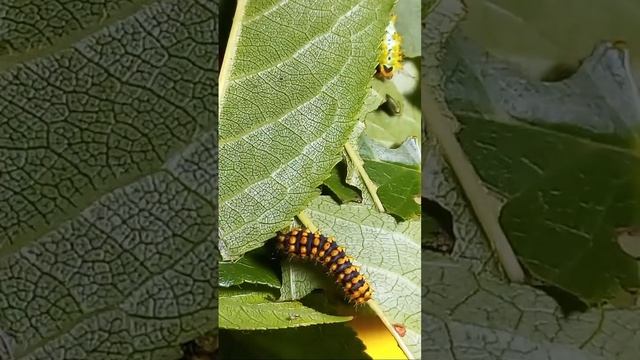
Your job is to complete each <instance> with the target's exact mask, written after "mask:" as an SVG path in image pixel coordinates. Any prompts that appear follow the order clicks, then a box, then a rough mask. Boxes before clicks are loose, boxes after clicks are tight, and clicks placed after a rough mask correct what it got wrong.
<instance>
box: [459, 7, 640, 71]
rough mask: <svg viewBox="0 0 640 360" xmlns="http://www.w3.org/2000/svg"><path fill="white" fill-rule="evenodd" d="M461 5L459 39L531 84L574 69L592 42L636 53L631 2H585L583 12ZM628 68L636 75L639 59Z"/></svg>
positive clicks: (637, 10)
mask: <svg viewBox="0 0 640 360" xmlns="http://www.w3.org/2000/svg"><path fill="white" fill-rule="evenodd" d="M467 3H468V6H469V15H468V16H467V17H466V19H465V21H464V22H463V23H462V24H461V28H462V29H463V31H464V32H465V34H467V35H468V36H469V37H470V38H471V39H473V40H474V42H477V43H478V44H481V45H482V47H483V48H485V49H487V50H488V51H490V52H491V53H493V54H495V55H497V56H500V57H501V58H504V59H508V60H509V61H512V62H514V63H517V64H518V66H520V67H522V68H523V69H524V70H525V72H526V73H527V74H528V75H529V76H531V77H533V78H540V77H547V76H550V75H553V74H554V73H558V72H559V71H560V73H561V72H563V71H565V70H570V69H572V68H575V67H577V66H578V65H579V64H578V61H577V60H578V59H580V58H582V57H584V54H587V53H589V52H590V51H591V49H593V44H594V42H595V41H600V40H604V39H607V40H623V41H627V42H628V46H629V48H630V51H631V53H632V54H638V53H640V43H638V42H637V41H635V39H637V37H638V26H637V19H638V16H640V7H638V4H637V2H636V1H634V0H619V1H609V0H590V1H589V5H588V6H585V5H584V3H583V2H582V1H580V0H569V1H562V2H558V1H555V0H541V1H537V2H535V3H532V2H528V1H510V0H491V1H487V0H479V1H468V2H467ZM584 24H589V26H584ZM631 66H632V68H633V69H634V73H635V74H636V75H638V74H640V57H637V56H636V57H634V58H633V59H631Z"/></svg>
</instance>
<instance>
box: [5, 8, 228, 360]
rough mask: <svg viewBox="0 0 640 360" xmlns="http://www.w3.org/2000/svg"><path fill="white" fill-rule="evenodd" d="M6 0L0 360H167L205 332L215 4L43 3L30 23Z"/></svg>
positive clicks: (210, 273) (212, 201)
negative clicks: (2, 337)
mask: <svg viewBox="0 0 640 360" xmlns="http://www.w3.org/2000/svg"><path fill="white" fill-rule="evenodd" d="M9 3H11V4H9V5H12V6H7V5H6V4H3V5H0V12H2V13H3V19H2V21H0V34H2V36H3V39H1V40H0V59H1V60H0V64H2V65H1V66H0V332H3V333H5V334H6V336H7V337H8V338H10V340H11V341H10V343H12V344H13V345H12V346H11V349H8V350H9V351H8V352H9V353H12V355H11V354H6V353H4V354H3V353H2V350H0V358H3V359H4V358H11V357H10V356H13V357H12V358H15V359H59V358H63V357H64V358H105V357H108V358H136V359H167V358H169V359H171V358H173V359H175V358H177V357H179V356H180V354H181V351H180V347H179V345H180V344H181V343H184V342H186V341H189V340H191V339H193V338H195V337H196V336H198V335H200V334H202V333H204V332H206V331H209V330H212V329H213V328H214V327H215V324H216V321H217V306H216V301H215V298H216V286H217V279H216V274H215V266H216V248H215V238H216V232H217V222H216V219H217V214H216V210H215V209H216V202H217V194H216V189H215V187H214V184H213V180H212V179H214V178H215V176H216V173H215V171H216V147H217V137H216V131H215V130H216V119H217V113H216V112H217V107H216V104H217V93H216V90H215V89H216V87H217V73H218V70H217V59H216V53H217V49H218V47H217V41H218V37H217V32H216V31H214V30H215V29H216V23H217V21H218V6H217V3H216V2H200V1H195V0H186V1H185V0H162V1H149V2H145V4H131V3H130V2H128V1H111V2H108V3H104V4H102V5H98V4H94V3H93V2H78V3H77V4H76V5H77V6H75V7H73V8H71V7H70V8H62V7H63V5H61V4H60V3H57V2H50V4H51V6H50V7H43V8H41V9H39V10H38V16H39V17H40V19H39V20H38V21H37V22H35V23H33V24H27V23H25V20H24V19H25V17H24V16H23V15H22V12H25V13H28V12H31V5H23V4H22V3H23V2H19V1H9ZM12 3H15V4H12ZM5 6H6V8H5ZM2 10H6V12H4V11H2ZM33 18H35V17H33ZM5 343H6V341H5ZM1 348H4V347H0V349H1ZM5 351H6V349H5Z"/></svg>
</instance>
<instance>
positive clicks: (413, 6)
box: [395, 0, 422, 58]
mask: <svg viewBox="0 0 640 360" xmlns="http://www.w3.org/2000/svg"><path fill="white" fill-rule="evenodd" d="M418 9H420V0H400V1H398V3H397V5H396V8H395V13H396V14H397V16H398V20H397V22H396V29H397V30H398V33H400V36H402V53H403V55H404V57H406V58H412V57H419V56H420V55H421V54H422V51H421V48H420V31H416V30H417V29H420V28H421V26H420V22H421V20H422V19H421V13H420V12H419V11H417V10H418Z"/></svg>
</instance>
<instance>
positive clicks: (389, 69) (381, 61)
mask: <svg viewBox="0 0 640 360" xmlns="http://www.w3.org/2000/svg"><path fill="white" fill-rule="evenodd" d="M396 19H397V16H396V15H392V16H391V20H389V24H388V25H387V28H386V29H385V33H384V38H383V39H382V43H381V44H380V54H379V55H378V65H377V66H376V76H378V77H379V78H382V79H391V78H392V77H393V75H394V73H395V72H396V71H398V70H400V69H401V68H402V49H401V48H400V46H401V45H402V37H401V36H400V34H399V33H398V31H397V30H396Z"/></svg>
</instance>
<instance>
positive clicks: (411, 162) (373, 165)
mask: <svg viewBox="0 0 640 360" xmlns="http://www.w3.org/2000/svg"><path fill="white" fill-rule="evenodd" d="M360 154H361V156H362V160H364V169H365V170H366V171H367V173H368V174H369V176H370V177H371V180H372V181H373V182H374V183H376V185H377V186H378V191H377V194H378V197H379V198H380V201H382V204H383V205H384V208H385V210H386V212H387V213H389V214H394V215H397V216H399V217H400V218H402V219H411V218H414V217H417V216H419V215H420V203H419V200H420V178H421V174H420V147H419V145H418V143H417V142H416V140H415V139H409V140H407V141H405V142H404V143H403V144H402V145H401V146H400V147H398V148H396V149H389V148H386V147H384V146H382V145H380V144H377V143H376V142H374V141H372V140H370V139H368V138H366V137H361V138H360Z"/></svg>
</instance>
